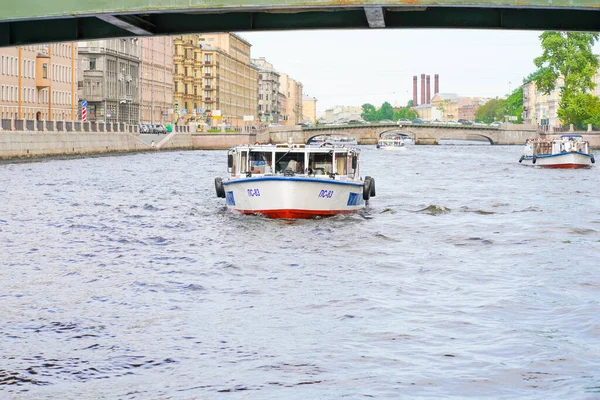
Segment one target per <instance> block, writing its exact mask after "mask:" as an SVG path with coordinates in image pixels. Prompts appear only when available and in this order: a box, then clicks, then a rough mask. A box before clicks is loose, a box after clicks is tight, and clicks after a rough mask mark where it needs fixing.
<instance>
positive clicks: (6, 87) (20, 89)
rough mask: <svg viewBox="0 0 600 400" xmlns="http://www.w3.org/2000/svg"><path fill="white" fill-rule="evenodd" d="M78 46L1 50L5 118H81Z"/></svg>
mask: <svg viewBox="0 0 600 400" xmlns="http://www.w3.org/2000/svg"><path fill="white" fill-rule="evenodd" d="M76 61H77V44H75V43H57V44H48V45H35V46H24V47H6V48H0V116H1V117H2V118H3V119H26V120H34V119H36V120H55V121H58V120H76V119H77V102H78V99H77V85H76V84H77V80H76V79H77V62H76Z"/></svg>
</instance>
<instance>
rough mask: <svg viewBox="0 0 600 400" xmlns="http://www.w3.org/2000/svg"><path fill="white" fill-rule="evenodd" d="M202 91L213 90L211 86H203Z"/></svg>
mask: <svg viewBox="0 0 600 400" xmlns="http://www.w3.org/2000/svg"><path fill="white" fill-rule="evenodd" d="M204 89H209V90H212V89H213V87H212V86H210V85H204Z"/></svg>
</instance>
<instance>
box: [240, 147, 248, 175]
mask: <svg viewBox="0 0 600 400" xmlns="http://www.w3.org/2000/svg"><path fill="white" fill-rule="evenodd" d="M239 170H240V174H245V173H246V172H248V152H247V151H241V152H240V168H239Z"/></svg>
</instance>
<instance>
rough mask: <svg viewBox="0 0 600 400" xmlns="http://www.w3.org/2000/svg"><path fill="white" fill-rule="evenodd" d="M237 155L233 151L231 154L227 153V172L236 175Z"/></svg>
mask: <svg viewBox="0 0 600 400" xmlns="http://www.w3.org/2000/svg"><path fill="white" fill-rule="evenodd" d="M235 156H236V154H235V152H233V151H230V152H229V153H227V170H228V171H229V173H230V174H233V175H235V169H236V168H235V167H236V165H237V162H236V161H237V159H236V157H235Z"/></svg>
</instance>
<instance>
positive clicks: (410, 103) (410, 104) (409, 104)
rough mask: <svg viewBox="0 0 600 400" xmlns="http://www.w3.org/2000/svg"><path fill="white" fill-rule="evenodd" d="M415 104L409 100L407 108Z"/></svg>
mask: <svg viewBox="0 0 600 400" xmlns="http://www.w3.org/2000/svg"><path fill="white" fill-rule="evenodd" d="M414 106H415V103H413V101H412V100H409V101H408V103H406V108H412V107H414Z"/></svg>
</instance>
